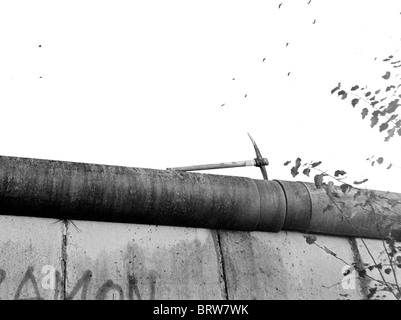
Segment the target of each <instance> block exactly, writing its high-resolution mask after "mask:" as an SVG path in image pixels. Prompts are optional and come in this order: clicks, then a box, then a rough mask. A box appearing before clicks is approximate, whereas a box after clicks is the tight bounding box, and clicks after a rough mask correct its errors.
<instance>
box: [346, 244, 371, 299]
mask: <svg viewBox="0 0 401 320" xmlns="http://www.w3.org/2000/svg"><path fill="white" fill-rule="evenodd" d="M348 241H349V243H350V245H351V251H352V254H353V258H354V263H355V265H356V267H357V268H358V269H359V270H362V269H364V268H365V266H364V264H363V260H362V257H361V254H360V252H359V249H358V244H357V242H356V239H355V238H348ZM358 282H359V287H360V292H361V294H362V297H363V299H364V300H369V298H368V295H369V281H368V280H367V279H366V278H362V279H361V277H358Z"/></svg>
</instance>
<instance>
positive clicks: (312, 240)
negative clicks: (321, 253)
mask: <svg viewBox="0 0 401 320" xmlns="http://www.w3.org/2000/svg"><path fill="white" fill-rule="evenodd" d="M304 238H305V239H306V243H307V244H314V243H315V241H316V240H317V238H316V236H315V235H313V234H307V235H304Z"/></svg>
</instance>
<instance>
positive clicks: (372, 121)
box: [370, 110, 379, 128]
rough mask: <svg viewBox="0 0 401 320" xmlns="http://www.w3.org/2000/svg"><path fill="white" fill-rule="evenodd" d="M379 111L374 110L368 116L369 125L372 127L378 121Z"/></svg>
mask: <svg viewBox="0 0 401 320" xmlns="http://www.w3.org/2000/svg"><path fill="white" fill-rule="evenodd" d="M378 116H379V111H378V110H375V111H373V113H372V117H371V118H370V127H371V128H373V127H374V126H375V125H376V124H377V123H378V122H379V117H378Z"/></svg>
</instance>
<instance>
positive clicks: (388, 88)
mask: <svg viewBox="0 0 401 320" xmlns="http://www.w3.org/2000/svg"><path fill="white" fill-rule="evenodd" d="M391 89H395V86H393V85H391V86H388V87H387V88H386V92H387V91H390V90H391Z"/></svg>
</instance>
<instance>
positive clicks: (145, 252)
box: [66, 221, 225, 300]
mask: <svg viewBox="0 0 401 320" xmlns="http://www.w3.org/2000/svg"><path fill="white" fill-rule="evenodd" d="M75 224H76V225H77V227H78V228H79V230H78V229H77V228H75V227H74V226H72V225H71V224H70V225H69V226H68V232H67V286H66V294H67V298H69V299H134V300H137V299H144V300H148V299H223V298H225V288H224V281H223V278H222V269H221V263H220V251H219V246H218V239H217V236H216V232H215V231H210V230H207V229H192V228H181V227H164V226H149V225H132V224H131V225H129V224H120V223H102V222H84V221H75ZM80 286H82V287H80ZM85 286H86V287H85Z"/></svg>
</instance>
